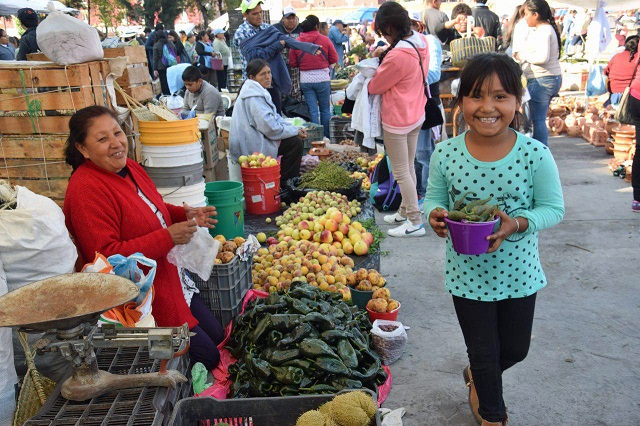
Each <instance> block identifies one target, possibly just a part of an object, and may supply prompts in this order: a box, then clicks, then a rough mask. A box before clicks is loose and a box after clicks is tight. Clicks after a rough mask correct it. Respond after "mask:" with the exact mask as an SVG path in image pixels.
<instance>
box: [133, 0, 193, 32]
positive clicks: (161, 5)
mask: <svg viewBox="0 0 640 426" xmlns="http://www.w3.org/2000/svg"><path fill="white" fill-rule="evenodd" d="M186 1H187V0H146V1H145V2H144V17H145V21H146V23H147V25H148V26H153V25H154V23H155V18H156V15H157V17H158V19H159V20H160V21H161V22H162V23H164V24H165V27H167V28H173V23H174V22H175V21H176V19H177V18H178V16H180V14H181V13H182V12H184V10H185V8H186Z"/></svg>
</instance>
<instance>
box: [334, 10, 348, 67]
mask: <svg viewBox="0 0 640 426" xmlns="http://www.w3.org/2000/svg"><path fill="white" fill-rule="evenodd" d="M329 39H330V40H331V42H332V43H333V47H335V48H336V52H338V66H340V67H343V66H344V45H343V44H342V43H346V42H348V41H349V36H348V35H347V27H345V25H344V23H343V22H342V21H341V20H339V19H336V20H335V21H333V25H332V26H331V28H329ZM335 71H336V69H335V68H332V69H331V78H334V77H335Z"/></svg>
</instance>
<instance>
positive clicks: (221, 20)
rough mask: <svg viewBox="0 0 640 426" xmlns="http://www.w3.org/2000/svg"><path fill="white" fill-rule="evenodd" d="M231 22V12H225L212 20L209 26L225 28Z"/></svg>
mask: <svg viewBox="0 0 640 426" xmlns="http://www.w3.org/2000/svg"><path fill="white" fill-rule="evenodd" d="M228 24H229V14H228V13H225V14H224V15H221V16H219V17H218V18H216V19H214V20H213V21H211V23H210V24H209V28H211V29H214V30H216V29H218V28H219V29H224V28H226V27H227V25H228Z"/></svg>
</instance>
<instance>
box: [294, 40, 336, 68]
mask: <svg viewBox="0 0 640 426" xmlns="http://www.w3.org/2000/svg"><path fill="white" fill-rule="evenodd" d="M298 41H304V42H306V43H313V44H317V45H320V48H321V51H322V52H323V53H321V54H319V55H312V54H310V53H305V52H303V51H302V50H294V49H290V50H289V66H290V67H291V68H300V70H301V71H309V70H319V69H322V68H329V65H333V64H335V63H336V62H338V52H336V48H335V47H333V43H332V42H331V40H329V37H327V36H323V35H322V34H320V33H319V32H318V31H309V32H306V33H301V34H300V37H298ZM303 53H304V55H303Z"/></svg>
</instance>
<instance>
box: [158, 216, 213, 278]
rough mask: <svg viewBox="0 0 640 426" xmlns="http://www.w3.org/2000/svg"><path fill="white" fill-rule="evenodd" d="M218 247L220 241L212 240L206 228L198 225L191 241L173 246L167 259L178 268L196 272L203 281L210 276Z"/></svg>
mask: <svg viewBox="0 0 640 426" xmlns="http://www.w3.org/2000/svg"><path fill="white" fill-rule="evenodd" d="M219 249H220V241H218V240H214V239H213V237H212V236H211V234H209V231H208V230H207V229H206V228H203V227H200V226H199V227H198V229H197V230H196V233H195V234H193V237H192V238H191V241H189V242H188V243H187V244H178V245H177V246H174V247H173V248H172V249H171V251H169V253H168V254H167V260H168V261H169V262H171V263H172V264H174V265H176V266H177V267H179V268H184V269H186V270H188V271H191V272H193V273H196V274H198V276H199V277H200V278H202V280H203V281H207V280H208V279H209V277H211V271H212V270H213V264H214V262H215V260H216V256H217V255H218V250H219Z"/></svg>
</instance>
